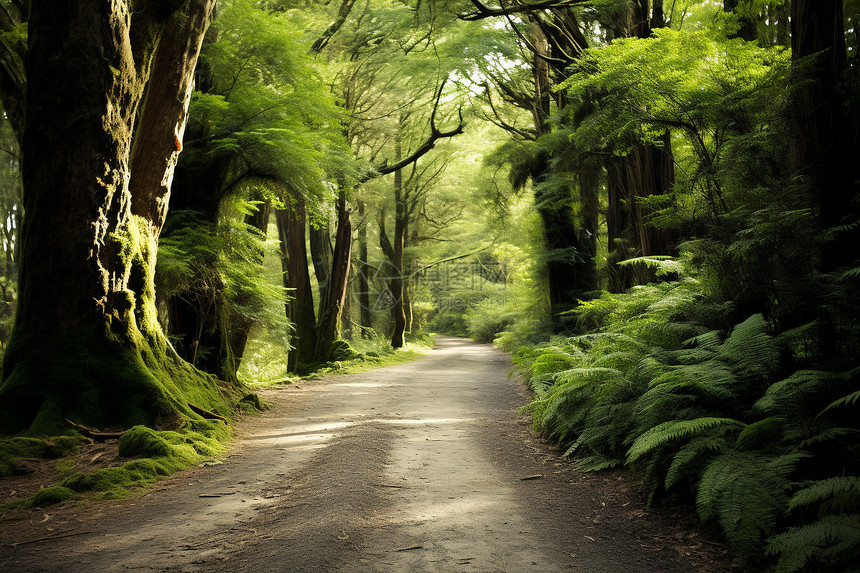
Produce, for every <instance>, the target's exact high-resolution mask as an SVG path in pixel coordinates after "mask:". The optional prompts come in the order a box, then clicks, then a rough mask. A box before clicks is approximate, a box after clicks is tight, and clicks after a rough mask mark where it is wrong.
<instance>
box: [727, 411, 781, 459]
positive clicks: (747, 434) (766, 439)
mask: <svg viewBox="0 0 860 573" xmlns="http://www.w3.org/2000/svg"><path fill="white" fill-rule="evenodd" d="M784 427H785V418H782V417H780V416H770V417H767V418H765V419H764V420H759V421H758V422H754V423H752V424H750V425H748V426H747V427H746V428H744V429H743V431H742V432H741V433H740V434H738V438H737V440H735V448H736V449H738V450H742V451H743V450H752V449H754V448H757V447H760V446H761V445H762V444H764V445H765V446H767V445H769V444H776V443H779V438H780V437H781V435H782V432H783V428H784Z"/></svg>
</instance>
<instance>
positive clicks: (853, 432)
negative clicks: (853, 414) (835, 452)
mask: <svg viewBox="0 0 860 573" xmlns="http://www.w3.org/2000/svg"><path fill="white" fill-rule="evenodd" d="M845 436H853V437H854V439H857V437H858V436H860V430H858V429H857V428H828V429H826V430H824V431H822V432H819V433H818V434H815V435H814V436H812V437H811V438H808V439H806V440H803V441H802V442H800V447H801V448H809V447H810V446H813V445H815V444H820V443H822V442H829V441H830V440H835V439H838V438H844V437H845Z"/></svg>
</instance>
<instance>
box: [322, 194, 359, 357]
mask: <svg viewBox="0 0 860 573" xmlns="http://www.w3.org/2000/svg"><path fill="white" fill-rule="evenodd" d="M351 259H352V222H351V221H350V218H349V210H348V209H347V205H346V190H345V189H344V188H343V187H341V188H340V191H339V193H338V198H337V231H336V232H335V239H334V250H333V251H332V267H331V274H330V277H329V283H328V288H327V289H326V297H325V298H321V299H320V310H319V319H318V322H317V336H316V344H315V346H314V363H315V364H322V363H324V362H328V361H330V360H332V359H333V358H334V356H333V351H334V342H335V340H337V334H338V333H337V327H338V324H339V323H340V316H341V312H342V311H343V302H344V298H345V297H346V286H347V281H349V269H350V265H351Z"/></svg>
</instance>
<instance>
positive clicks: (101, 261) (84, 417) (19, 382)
mask: <svg viewBox="0 0 860 573" xmlns="http://www.w3.org/2000/svg"><path fill="white" fill-rule="evenodd" d="M213 5H214V0H191V1H189V2H186V3H184V4H182V5H181V7H180V8H172V9H165V7H164V6H163V5H162V4H157V3H155V2H144V1H138V2H134V3H133V9H132V3H131V2H123V1H120V0H117V1H115V2H111V3H106V2H103V1H102V0H80V1H78V2H61V3H57V2H49V1H47V0H35V1H34V2H33V3H32V6H31V14H30V16H31V17H30V21H29V56H28V67H27V94H26V99H27V108H26V116H27V120H26V126H27V127H26V130H25V131H24V134H23V141H22V154H23V165H22V180H23V185H24V210H25V215H24V221H23V229H22V233H21V245H22V246H21V255H22V262H21V268H20V281H19V289H20V296H19V300H18V311H17V314H16V321H15V329H14V332H13V334H12V340H11V341H10V344H9V348H8V349H7V352H6V353H5V355H4V362H3V385H2V388H0V398H2V399H0V404H2V410H3V411H2V412H0V419H2V422H0V424H2V427H3V429H5V430H12V431H15V430H21V429H25V428H28V427H29V429H30V431H31V432H34V433H36V432H43V431H56V430H57V429H58V426H62V425H64V424H65V422H64V419H65V418H69V419H75V421H76V422H81V423H85V424H87V425H90V426H105V425H108V424H111V423H118V424H123V425H126V424H131V423H149V424H153V425H157V424H169V423H175V422H176V419H177V417H179V416H189V417H195V416H197V415H196V414H193V413H192V412H191V410H190V409H189V408H188V406H187V400H186V399H185V397H184V392H185V391H187V390H190V389H192V388H194V389H195V391H196V392H199V394H198V396H200V397H203V396H207V398H206V399H207V400H211V401H212V403H211V404H205V403H204V404H203V405H204V406H206V407H208V409H210V410H211V409H213V407H214V406H213V405H217V403H218V400H223V399H224V397H223V396H222V395H221V394H220V391H219V390H218V388H217V386H216V385H215V384H214V380H212V379H209V378H207V377H205V376H204V375H202V374H201V373H199V372H196V371H194V370H193V369H191V368H190V366H189V365H187V364H186V363H184V362H182V361H181V360H180V359H179V358H178V357H177V356H176V355H175V353H172V352H171V349H170V347H169V344H168V343H167V341H166V339H165V338H164V335H163V333H162V331H161V329H160V327H159V325H158V322H157V320H156V310H155V297H154V287H153V273H152V270H153V269H154V260H155V257H156V248H157V245H158V235H157V233H156V230H157V229H158V228H159V225H158V223H159V221H158V219H157V217H156V215H155V214H157V213H158V212H159V208H160V205H158V204H156V203H155V202H153V203H152V204H150V205H145V204H144V203H140V204H139V207H140V208H139V209H133V208H132V204H133V203H134V200H135V198H136V197H137V193H143V191H144V189H143V187H140V188H138V187H136V188H135V190H136V191H135V196H133V195H132V191H131V189H130V186H129V182H130V180H132V179H134V178H135V177H139V178H141V179H142V180H143V181H144V182H147V181H153V180H158V181H159V182H161V181H164V179H165V175H166V174H167V172H168V171H169V169H170V161H171V155H170V154H167V155H165V156H164V157H163V158H162V161H161V162H160V166H158V167H152V166H151V167H141V166H139V165H138V164H137V157H135V158H134V159H132V147H133V141H134V135H135V126H136V125H141V126H143V125H147V124H149V123H150V122H156V121H157V119H156V118H155V117H153V116H152V114H153V113H155V112H154V111H152V108H149V106H147V107H148V108H149V109H147V108H144V109H142V110H140V111H139V109H138V108H139V107H140V103H141V101H142V99H143V97H144V92H145V90H146V86H147V84H148V81H149V78H150V72H151V70H152V69H159V65H160V63H159V60H161V59H162V58H165V59H170V58H173V57H174V56H175V54H168V51H167V50H163V51H162V50H158V46H159V42H160V41H161V42H162V43H164V42H168V41H169V42H175V43H177V44H179V45H181V46H184V47H183V48H182V49H181V50H180V51H182V53H183V55H182V62H185V64H182V63H180V62H176V61H174V62H173V65H175V66H177V67H182V68H183V71H182V72H181V73H180V76H181V79H182V80H183V81H188V78H186V77H184V75H183V74H188V73H190V72H189V66H188V65H186V64H187V63H188V62H190V61H191V60H192V59H194V58H195V57H196V51H197V50H198V49H199V38H200V37H202V34H203V32H204V31H205V27H206V26H207V25H208V19H207V17H206V16H205V15H204V16H202V17H198V15H199V14H201V13H202V14H211V10H212V6H213ZM198 11H202V12H198ZM179 18H181V19H182V21H184V22H187V21H191V20H193V21H194V22H197V24H195V25H194V26H183V27H182V28H181V30H177V29H176V28H174V27H172V24H173V23H175V22H176V21H177V20H176V19H179ZM153 61H155V62H156V63H154V64H153ZM168 84H169V82H168ZM153 85H155V84H153ZM163 87H165V88H166V87H171V88H172V96H173V97H174V98H180V99H182V98H183V94H187V90H186V89H185V88H184V84H182V82H180V83H179V85H173V84H171V85H167V86H163ZM186 103H187V102H186V101H185V99H182V101H180V102H179V103H178V105H177V106H176V107H175V108H173V109H172V110H171V111H170V112H165V113H168V114H174V115H173V116H172V117H168V118H167V120H166V122H165V123H164V124H163V125H162V127H161V128H158V129H154V130H153V131H152V132H149V133H147V132H144V131H142V132H140V133H139V134H138V137H140V140H139V145H146V144H148V143H152V144H154V143H155V142H156V141H161V140H162V139H164V140H166V141H168V142H171V143H172V144H173V145H174V149H175V147H176V144H175V141H176V137H177V133H179V135H181V132H177V131H176V130H177V128H176V126H178V125H180V124H182V123H183V122H184V111H183V110H184V109H185V105H186ZM176 110H179V111H176ZM164 125H167V126H169V127H170V129H169V132H163V131H162V130H163V129H164ZM133 169H140V171H139V172H136V171H133ZM166 187H167V188H169V178H168V180H167V183H166ZM145 191H146V192H149V193H152V194H153V195H158V194H159V193H162V192H163V188H162V187H159V189H158V190H153V189H152V188H149V187H146V189H145Z"/></svg>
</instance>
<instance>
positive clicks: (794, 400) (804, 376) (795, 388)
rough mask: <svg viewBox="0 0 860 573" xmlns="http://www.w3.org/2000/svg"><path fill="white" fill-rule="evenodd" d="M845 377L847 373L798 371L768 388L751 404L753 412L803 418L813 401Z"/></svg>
mask: <svg viewBox="0 0 860 573" xmlns="http://www.w3.org/2000/svg"><path fill="white" fill-rule="evenodd" d="M847 377H848V373H844V372H842V373H836V372H826V371H823V370H798V371H797V372H794V373H793V374H792V375H791V376H789V377H788V378H786V379H785V380H781V381H779V382H775V383H774V384H771V385H770V386H769V387H768V389H767V390H766V391H765V394H764V396H762V397H761V398H760V399H759V400H758V401H757V402H756V403H755V404H754V406H753V410H754V411H757V412H763V413H770V414H778V415H782V416H785V417H787V418H792V417H795V416H798V415H805V414H807V413H808V412H809V408H810V405H811V402H812V400H813V399H814V398H815V397H817V396H819V395H821V394H822V393H823V392H824V391H825V390H826V389H827V388H830V387H835V386H837V385H839V384H840V383H842V382H844V381H845V380H846V378H847Z"/></svg>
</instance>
